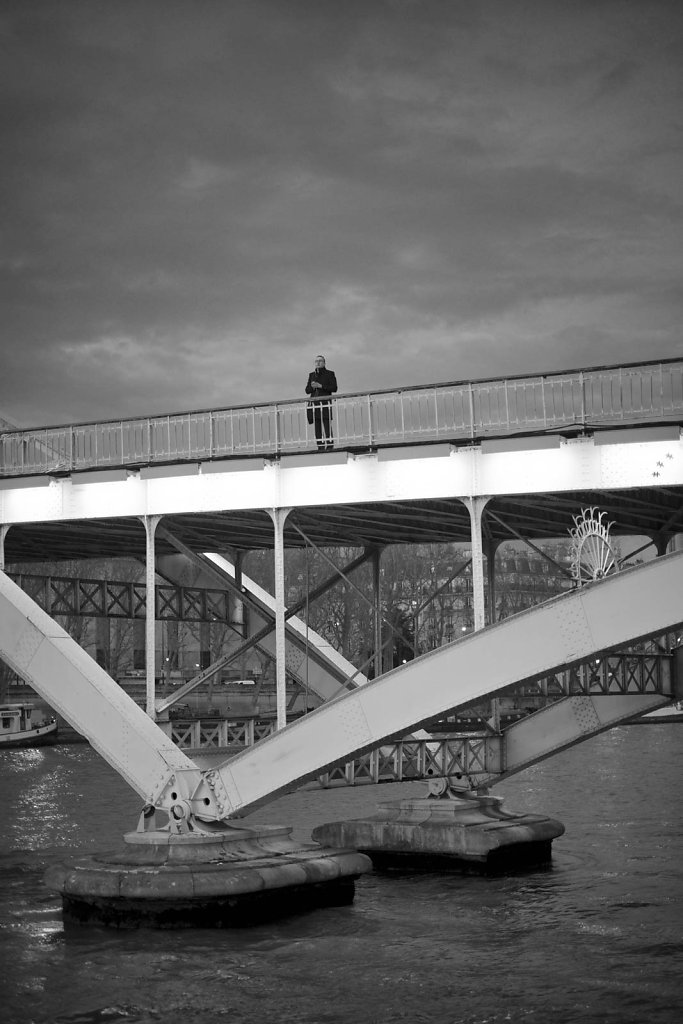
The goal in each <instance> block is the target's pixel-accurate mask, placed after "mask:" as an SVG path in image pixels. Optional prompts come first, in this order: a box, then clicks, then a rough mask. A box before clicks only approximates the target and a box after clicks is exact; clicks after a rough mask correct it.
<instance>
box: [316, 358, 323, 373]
mask: <svg viewBox="0 0 683 1024" xmlns="http://www.w3.org/2000/svg"><path fill="white" fill-rule="evenodd" d="M315 368H316V370H324V369H325V356H316V357H315Z"/></svg>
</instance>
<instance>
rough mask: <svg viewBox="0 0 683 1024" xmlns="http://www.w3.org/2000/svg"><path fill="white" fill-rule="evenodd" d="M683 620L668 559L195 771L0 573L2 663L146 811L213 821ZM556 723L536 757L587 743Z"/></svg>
mask: <svg viewBox="0 0 683 1024" xmlns="http://www.w3.org/2000/svg"><path fill="white" fill-rule="evenodd" d="M681 623H683V552H676V553H674V554H671V555H666V556H663V557H661V558H658V559H655V560H653V561H651V562H648V563H646V564H644V565H641V566H638V567H636V568H634V569H630V570H627V571H624V572H621V573H617V574H615V575H613V576H609V577H607V578H606V579H604V580H602V581H600V582H599V583H595V584H591V585H588V586H585V587H583V588H581V589H580V590H577V591H574V592H572V593H569V594H566V595H563V596H561V597H558V598H555V599H553V600H551V601H548V602H546V603H545V604H543V605H539V606H536V607H535V608H532V609H528V610H527V611H524V612H521V613H520V614H518V615H516V616H512V617H510V618H508V619H506V620H504V621H503V622H500V623H497V624H495V625H492V626H489V627H487V628H486V629H483V630H481V631H479V632H477V633H474V634H470V635H468V636H466V637H463V638H462V639H460V640H458V641H456V642H454V643H453V644H450V645H448V646H446V647H443V648H440V649H439V650H437V651H433V652H431V653H430V654H427V655H423V656H422V657H420V658H418V659H416V660H415V661H413V662H410V663H408V664H407V665H403V666H400V667H399V668H397V669H394V670H393V671H392V672H389V673H387V674H385V675H383V676H380V677H379V678H377V679H375V680H373V681H372V682H369V683H368V684H367V685H366V686H363V687H360V688H358V689H357V690H354V691H352V692H347V693H345V694H343V695H341V696H339V697H336V698H335V699H333V700H331V701H329V702H328V703H327V704H324V705H322V706H321V707H320V708H318V709H317V710H316V711H314V712H312V713H311V714H310V715H308V716H306V717H305V718H303V719H300V720H299V721H298V722H296V723H293V724H292V725H290V726H288V727H287V728H285V729H282V730H281V731H279V732H278V733H276V734H275V735H273V736H270V737H268V738H267V739H265V740H263V741H261V742H260V743H258V744H256V745H255V746H254V747H252V748H249V749H247V750H245V751H244V752H243V753H241V754H239V755H237V756H236V757H234V758H233V759H231V760H230V761H227V762H226V763H225V764H223V765H220V766H219V767H218V768H214V769H211V770H206V771H203V772H202V771H200V770H199V768H197V766H196V765H195V764H194V762H192V761H191V760H190V759H189V758H187V757H186V756H185V755H184V754H182V752H181V751H180V750H178V748H177V747H175V745H174V744H173V743H172V742H171V741H170V740H169V739H168V738H167V737H166V736H165V735H164V734H163V733H162V731H161V730H160V729H159V728H158V727H157V726H156V725H155V724H154V723H153V722H152V721H151V720H150V719H149V718H148V716H147V715H145V713H144V712H143V711H142V710H141V709H140V708H138V706H137V705H136V704H135V703H134V702H133V701H132V700H130V698H128V697H127V695H126V694H125V693H124V692H123V691H122V690H121V689H120V687H119V686H118V685H117V684H116V683H115V682H114V680H112V679H111V678H110V677H109V676H108V675H107V674H106V673H105V672H104V671H103V670H102V669H101V668H99V666H97V665H96V663H95V662H94V661H93V660H92V659H91V658H90V657H89V656H88V655H87V654H86V653H85V652H84V651H83V650H82V649H81V648H80V647H79V646H78V645H77V644H76V643H75V641H73V640H72V639H71V638H70V637H69V636H68V634H67V633H66V632H65V631H64V630H63V629H61V627H59V626H58V625H57V624H56V623H55V622H54V621H53V620H51V619H50V618H49V616H48V615H46V613H45V612H43V611H42V610H41V609H40V608H39V607H38V606H37V605H36V604H35V603H34V602H33V601H31V599H30V598H29V597H28V596H27V595H26V594H24V593H23V591H21V590H20V588H19V587H17V586H16V585H15V584H14V583H13V582H12V581H11V580H10V579H9V578H8V577H7V576H5V575H4V574H1V573H0V654H1V655H2V657H3V658H5V660H6V661H8V663H9V664H10V665H11V666H12V667H13V668H15V670H16V671H17V672H19V673H20V674H21V675H23V676H24V678H26V679H27V680H28V682H29V683H30V684H31V685H32V686H33V687H34V688H35V689H36V691H37V692H38V693H40V694H41V695H42V696H43V697H44V698H45V699H46V700H47V701H48V703H50V704H51V705H52V706H53V707H54V708H55V709H56V710H57V711H58V712H59V713H60V714H62V715H63V716H64V717H65V718H66V719H67V721H69V722H71V723H72V724H73V725H74V726H75V727H76V728H77V729H78V730H79V731H80V732H82V733H83V734H84V735H85V736H86V737H87V738H88V739H89V740H90V741H91V743H92V744H93V746H94V747H95V749H97V750H98V751H99V753H101V754H102V756H103V757H104V758H105V759H106V760H107V761H108V762H109V763H110V764H111V765H112V766H113V767H114V768H115V769H116V770H117V771H118V772H119V773H120V774H121V775H122V776H123V777H124V778H125V779H126V781H128V782H129V784H130V785H131V786H133V788H134V789H135V790H136V791H137V792H138V793H140V794H141V795H142V796H143V797H144V799H145V800H146V801H147V802H149V803H154V804H156V805H157V806H159V807H167V806H168V805H169V804H170V803H172V802H173V800H174V799H178V796H179V795H180V796H182V797H183V798H184V799H186V800H187V801H188V802H189V803H190V805H191V807H192V809H193V811H194V812H195V813H196V814H197V815H198V816H199V817H205V818H207V819H211V818H229V817H232V816H238V815H240V814H244V813H245V812H247V811H248V810H250V809H252V808H254V807H256V806H257V805H259V804H262V803H266V802H268V801H269V800H271V799H273V797H274V796H276V795H277V794H278V793H281V792H283V791H286V790H290V789H292V788H295V787H296V786H298V785H299V784H301V783H302V782H304V781H306V780H308V779H313V778H316V777H318V776H319V775H320V774H321V773H322V772H324V771H325V770H327V769H329V768H332V767H334V766H335V765H340V764H343V763H345V762H346V761H349V760H350V759H351V758H352V757H354V756H356V755H359V754H361V753H363V752H365V751H368V750H371V749H372V748H373V747H376V746H379V745H380V744H381V743H382V742H384V741H387V740H390V738H391V737H394V736H398V735H405V733H406V732H408V731H410V730H411V729H414V728H415V727H416V726H419V725H422V724H424V723H426V722H428V721H429V720H430V719H433V718H435V717H437V716H439V715H443V714H448V713H451V712H453V711H456V710H457V709H458V708H460V707H463V706H465V705H468V704H472V703H473V702H476V701H480V700H483V699H485V698H486V697H488V696H491V695H496V694H498V693H499V692H500V691H502V690H504V689H506V688H507V687H510V686H512V685H513V684H514V683H516V682H519V681H522V680H532V679H536V678H539V677H541V676H544V675H548V674H549V673H551V672H554V671H557V670H558V669H559V668H561V667H565V666H569V665H572V664H575V663H578V662H580V661H583V660H585V659H586V658H588V657H589V656H590V655H591V654H592V653H595V652H598V651H607V650H610V649H614V648H616V647H618V646H619V645H622V644H625V643H627V642H629V641H633V640H637V639H640V638H643V637H647V636H654V635H656V634H658V633H662V632H664V631H666V630H669V629H673V628H675V627H677V626H679V625H680V624H681ZM590 699H591V700H592V701H593V709H594V711H595V714H596V715H597V725H598V726H599V727H600V729H601V728H602V727H604V728H608V727H609V723H608V721H607V718H605V719H603V718H601V715H602V714H609V713H608V712H607V711H605V712H603V711H602V702H603V701H611V700H617V701H622V700H623V698H621V697H605V698H595V697H594V698H590ZM634 700H637V698H634ZM596 701H597V703H596ZM653 701H654V703H653V706H658V704H659V703H664V701H663V700H662V699H661V697H659V696H657V697H656V698H655V697H654V696H653ZM605 707H607V705H605ZM615 707H617V705H615ZM624 707H625V705H623V706H622V710H623V708H624ZM634 707H635V704H634ZM598 708H599V709H600V710H597V709H598ZM634 713H638V712H637V711H635V710H632V711H630V714H634ZM620 717H621V716H620ZM534 718H536V716H532V718H530V719H529V720H528V722H529V723H531V722H532V721H533V719H534ZM574 718H575V719H576V714H575V713H574ZM547 721H548V722H549V721H550V716H549V717H548V719H547ZM557 721H558V720H556V724H555V725H553V727H552V729H551V734H555V738H552V736H551V740H550V741H547V740H546V741H545V746H544V745H543V744H544V741H543V739H542V738H540V739H537V741H536V743H537V749H536V753H535V755H534V759H536V760H538V759H539V758H540V757H544V756H548V755H549V753H551V752H552V749H559V748H560V746H561V745H568V742H569V741H572V742H573V741H575V740H576V739H577V738H580V735H584V736H587V735H589V734H590V733H589V732H588V731H585V730H584V731H583V732H582V729H581V727H580V725H579V726H574V727H573V728H574V732H573V733H572V732H571V729H569V728H568V727H566V726H563V728H564V733H562V728H560V726H559V725H558V724H557ZM612 724H613V723H612ZM527 727H529V728H531V726H530V724H529V725H528V726H527ZM592 731H593V732H594V731H598V730H597V729H593V730H592ZM561 734H562V735H561ZM558 737H560V746H558ZM572 737H573V738H572ZM517 738H518V741H519V742H518V744H517V748H514V747H511V748H510V751H513V750H514V749H517V750H518V753H516V754H514V755H513V756H515V757H518V758H519V762H518V763H519V764H520V765H521V764H522V761H523V760H524V762H525V763H529V764H530V763H533V760H532V759H530V757H529V754H528V746H527V744H526V743H525V742H523V730H522V729H520V732H519V733H518V734H517ZM515 742H517V741H515ZM551 748H552V749H551Z"/></svg>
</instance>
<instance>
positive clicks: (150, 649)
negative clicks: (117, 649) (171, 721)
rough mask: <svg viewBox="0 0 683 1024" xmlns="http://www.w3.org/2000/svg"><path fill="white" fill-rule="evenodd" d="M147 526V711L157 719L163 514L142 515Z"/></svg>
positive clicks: (144, 524) (143, 522)
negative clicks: (158, 549) (158, 560)
mask: <svg viewBox="0 0 683 1024" xmlns="http://www.w3.org/2000/svg"><path fill="white" fill-rule="evenodd" d="M140 518H141V520H142V524H143V526H144V527H145V542H146V547H145V588H146V589H145V681H146V684H147V686H146V708H145V710H146V712H147V714H148V715H149V717H150V718H151V719H152V720H153V721H154V720H156V708H155V700H156V684H155V668H156V666H155V661H156V572H155V568H156V567H155V559H154V533H155V531H156V528H157V525H158V524H159V522H160V520H161V519H162V516H141V517H140Z"/></svg>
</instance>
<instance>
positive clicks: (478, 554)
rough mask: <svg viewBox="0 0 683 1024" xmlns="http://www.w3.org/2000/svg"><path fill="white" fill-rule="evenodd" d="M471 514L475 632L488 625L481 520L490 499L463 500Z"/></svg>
mask: <svg viewBox="0 0 683 1024" xmlns="http://www.w3.org/2000/svg"><path fill="white" fill-rule="evenodd" d="M462 500H463V501H464V502H465V504H466V505H467V508H468V510H469V513H470V529H471V543H472V602H473V605H474V609H473V610H474V629H475V632H476V631H477V630H479V629H483V628H484V626H485V625H486V605H485V601H484V545H483V541H482V530H481V520H482V514H483V511H484V508H485V506H486V503H487V502H488V500H489V499H488V498H487V497H484V498H463V499H462Z"/></svg>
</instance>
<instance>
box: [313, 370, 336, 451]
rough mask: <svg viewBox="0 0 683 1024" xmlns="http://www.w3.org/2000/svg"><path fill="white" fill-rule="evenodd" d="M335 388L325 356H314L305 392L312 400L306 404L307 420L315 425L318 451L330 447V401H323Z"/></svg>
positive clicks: (332, 375)
mask: <svg viewBox="0 0 683 1024" xmlns="http://www.w3.org/2000/svg"><path fill="white" fill-rule="evenodd" d="M336 390H337V378H336V377H335V375H334V370H328V369H326V368H325V356H316V357H315V370H312V371H311V373H309V375H308V382H307V384H306V394H307V395H310V396H311V399H312V401H311V402H309V404H308V410H307V414H308V422H309V423H313V424H314V426H315V439H316V441H317V444H318V448H319V449H320V451H325V449H326V448H332V436H333V435H332V424H331V422H330V421H331V419H332V403H331V402H326V401H323V400H322V399H325V398H328V397H329V396H330V395H332V394H334V392H335V391H336Z"/></svg>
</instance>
